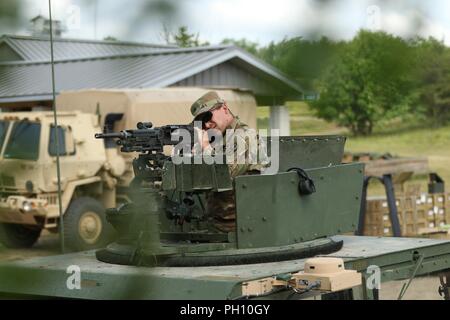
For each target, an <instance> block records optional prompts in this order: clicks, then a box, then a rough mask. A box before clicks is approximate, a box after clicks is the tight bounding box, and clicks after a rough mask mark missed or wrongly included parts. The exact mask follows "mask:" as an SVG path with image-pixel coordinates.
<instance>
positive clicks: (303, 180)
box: [288, 168, 316, 196]
mask: <svg viewBox="0 0 450 320" xmlns="http://www.w3.org/2000/svg"><path fill="white" fill-rule="evenodd" d="M290 171H295V172H297V174H298V177H299V178H300V181H299V182H298V192H299V193H300V195H301V196H306V195H310V194H312V193H314V192H316V186H315V185H314V181H313V180H312V179H311V178H310V177H309V176H308V174H307V173H306V171H305V170H303V169H301V168H290V169H289V170H288V172H290Z"/></svg>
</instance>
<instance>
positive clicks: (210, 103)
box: [191, 91, 269, 232]
mask: <svg viewBox="0 0 450 320" xmlns="http://www.w3.org/2000/svg"><path fill="white" fill-rule="evenodd" d="M223 103H224V101H223V100H221V99H220V98H219V97H218V95H217V93H215V92H213V91H212V92H208V93H207V94H205V95H204V96H203V97H201V98H200V99H199V100H197V101H196V102H195V103H194V104H193V105H192V107H191V112H192V114H193V115H194V117H197V116H198V115H200V114H201V113H203V112H206V111H209V110H211V109H214V108H215V107H217V105H221V104H223ZM229 129H231V130H232V131H231V132H230V131H228V130H229ZM227 131H228V133H226V134H225V137H224V139H223V151H222V153H223V154H224V155H225V156H226V157H227V163H228V164H229V170H230V176H231V178H235V177H237V176H240V175H249V174H260V173H261V172H262V171H263V170H264V168H265V167H267V166H268V165H269V160H268V157H267V150H266V148H265V144H264V142H263V141H262V140H261V139H260V138H259V137H258V135H257V133H256V130H252V129H249V127H248V126H247V125H246V124H244V123H242V122H241V121H240V120H239V118H238V117H234V120H233V122H232V123H231V124H230V125H229V126H228V128H227ZM230 133H231V134H230ZM250 139H255V140H253V141H257V142H258V144H257V145H255V144H253V145H250V141H251V140H250ZM227 141H228V145H227ZM239 145H241V147H240V148H239ZM216 149H217V148H216ZM216 149H215V148H214V144H213V146H209V147H207V148H205V150H203V153H204V154H207V155H212V154H214V153H215V151H219V150H216ZM220 151H221V150H220ZM220 151H219V152H220ZM258 156H259V159H258ZM239 159H240V160H241V161H239V162H238V160H239ZM242 160H243V161H242ZM230 161H231V162H230ZM206 212H207V215H208V217H209V218H211V219H212V225H213V226H214V229H216V230H218V231H221V232H232V231H235V229H236V201H235V197H234V191H225V192H211V193H210V194H208V197H207V204H206Z"/></svg>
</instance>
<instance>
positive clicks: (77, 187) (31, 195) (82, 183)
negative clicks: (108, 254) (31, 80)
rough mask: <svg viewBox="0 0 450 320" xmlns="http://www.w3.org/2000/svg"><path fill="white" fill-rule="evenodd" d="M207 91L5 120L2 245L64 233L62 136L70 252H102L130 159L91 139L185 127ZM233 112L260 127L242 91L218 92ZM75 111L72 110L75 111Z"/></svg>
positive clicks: (82, 95)
mask: <svg viewBox="0 0 450 320" xmlns="http://www.w3.org/2000/svg"><path fill="white" fill-rule="evenodd" d="M207 90H208V89H199V88H166V89H151V90H149V89H147V90H144V89H139V90H84V91H77V92H64V93H61V94H60V95H59V96H58V97H57V100H56V104H57V110H58V128H55V126H54V124H53V113H52V112H50V111H46V112H44V111H32V112H14V113H0V241H1V242H2V243H3V244H4V245H5V246H7V247H14V248H18V247H30V246H32V245H33V244H34V243H35V242H36V240H37V239H38V238H39V236H40V234H41V231H42V230H43V229H47V230H49V231H51V232H58V231H59V206H58V196H57V191H58V179H57V170H56V143H55V141H54V140H55V139H54V132H55V130H56V133H57V134H58V137H59V139H58V140H59V141H60V142H59V144H60V168H61V194H62V212H63V214H64V224H63V225H64V237H65V243H66V245H67V246H68V247H69V248H71V249H73V250H84V249H90V248H95V247H100V246H102V245H104V244H105V243H107V242H108V241H109V240H110V238H111V237H113V229H112V227H111V226H110V224H109V223H107V222H106V220H105V214H104V211H105V208H112V207H116V206H117V203H119V202H126V201H128V198H127V195H126V192H127V186H128V185H129V183H130V181H131V180H132V178H133V171H132V166H131V160H132V158H133V156H134V155H132V154H129V155H128V156H129V157H127V156H126V155H125V154H124V153H119V152H118V147H117V146H116V145H115V144H114V143H112V142H113V141H103V140H97V139H94V134H95V133H98V132H101V131H102V130H103V127H104V126H107V127H108V128H109V129H110V130H114V131H118V130H122V129H125V128H132V127H133V126H134V125H135V124H136V123H137V122H139V121H150V122H152V123H153V124H154V126H160V125H165V124H187V123H189V122H190V121H191V120H192V117H191V115H190V110H189V109H190V105H191V104H192V102H193V101H195V100H196V99H197V98H198V97H200V96H201V95H202V94H204V93H205V92H206V91H207ZM217 91H218V92H219V94H220V95H221V96H222V97H223V98H224V99H225V100H226V101H227V102H228V104H229V106H230V108H231V110H232V111H233V112H234V113H236V114H238V115H239V116H240V118H241V119H242V120H243V121H244V122H246V123H247V124H249V125H250V126H252V127H256V102H255V99H254V97H253V95H252V94H251V93H249V92H245V91H241V90H217ZM74 110H75V111H74Z"/></svg>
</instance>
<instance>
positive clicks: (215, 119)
mask: <svg viewBox="0 0 450 320" xmlns="http://www.w3.org/2000/svg"><path fill="white" fill-rule="evenodd" d="M211 114H212V117H211V119H210V120H209V121H207V122H205V124H204V126H205V129H207V130H208V129H216V130H219V131H220V132H222V133H224V132H225V130H226V129H227V127H228V125H229V124H230V123H231V121H232V120H233V117H232V116H231V114H230V110H229V109H228V107H227V106H226V105H223V106H222V107H220V108H218V109H215V110H212V111H211ZM230 118H231V121H230Z"/></svg>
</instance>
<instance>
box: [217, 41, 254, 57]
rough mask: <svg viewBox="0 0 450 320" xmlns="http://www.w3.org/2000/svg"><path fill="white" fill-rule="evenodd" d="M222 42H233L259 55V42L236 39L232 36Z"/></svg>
mask: <svg viewBox="0 0 450 320" xmlns="http://www.w3.org/2000/svg"><path fill="white" fill-rule="evenodd" d="M221 44H232V45H235V46H237V47H239V48H242V49H244V50H245V51H247V52H249V53H251V54H253V55H255V56H258V55H259V45H258V43H257V42H252V41H248V40H246V39H240V40H235V39H231V38H225V39H223V40H222V42H221Z"/></svg>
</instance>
